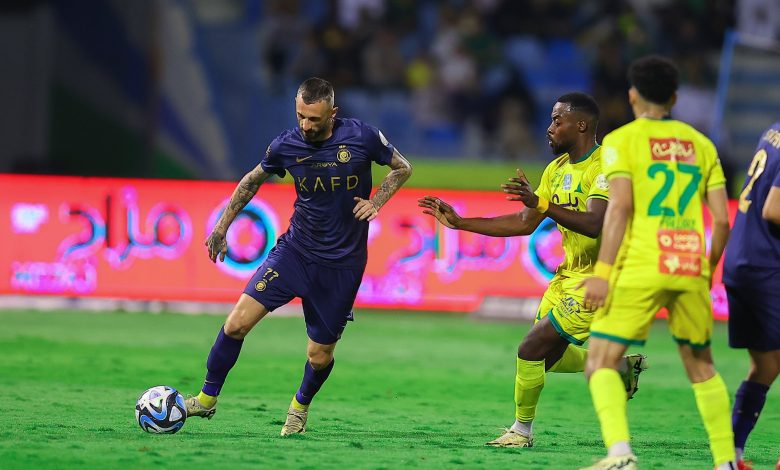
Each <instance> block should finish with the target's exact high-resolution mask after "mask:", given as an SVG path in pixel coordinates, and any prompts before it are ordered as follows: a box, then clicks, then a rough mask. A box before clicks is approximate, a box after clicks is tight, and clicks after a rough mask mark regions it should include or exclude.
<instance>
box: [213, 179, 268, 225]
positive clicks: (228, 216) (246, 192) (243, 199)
mask: <svg viewBox="0 0 780 470" xmlns="http://www.w3.org/2000/svg"><path fill="white" fill-rule="evenodd" d="M260 184H261V183H260V180H259V179H258V178H257V177H256V175H255V172H254V171H253V172H251V173H249V174H248V175H246V176H244V177H243V178H241V181H240V182H239V183H238V186H237V187H236V189H235V190H234V191H233V195H232V196H231V197H230V202H228V205H227V207H226V208H225V212H223V213H222V216H221V217H220V218H219V221H218V222H217V225H216V227H215V228H217V227H218V228H220V229H221V230H223V231H227V228H228V227H229V226H230V224H231V223H233V220H234V219H235V218H236V216H237V215H238V213H239V212H241V209H243V208H244V207H245V206H246V205H247V204H248V203H249V201H251V200H252V198H253V197H254V196H255V194H257V190H258V189H260Z"/></svg>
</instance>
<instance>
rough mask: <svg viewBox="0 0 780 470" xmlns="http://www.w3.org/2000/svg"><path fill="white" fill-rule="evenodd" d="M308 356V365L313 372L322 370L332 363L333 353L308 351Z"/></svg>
mask: <svg viewBox="0 0 780 470" xmlns="http://www.w3.org/2000/svg"><path fill="white" fill-rule="evenodd" d="M308 356H309V364H311V367H312V369H314V370H320V369H324V368H326V367H327V366H328V364H330V363H331V361H333V353H332V352H330V351H323V350H314V351H308Z"/></svg>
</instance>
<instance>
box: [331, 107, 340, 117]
mask: <svg viewBox="0 0 780 470" xmlns="http://www.w3.org/2000/svg"><path fill="white" fill-rule="evenodd" d="M338 112H339V107H338V106H334V107H333V110H332V111H331V112H330V117H331V119H333V118H334V117H336V113H338Z"/></svg>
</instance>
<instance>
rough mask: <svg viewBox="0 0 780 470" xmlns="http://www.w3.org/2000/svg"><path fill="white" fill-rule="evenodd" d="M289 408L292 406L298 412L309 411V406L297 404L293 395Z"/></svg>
mask: <svg viewBox="0 0 780 470" xmlns="http://www.w3.org/2000/svg"><path fill="white" fill-rule="evenodd" d="M290 406H292V407H293V408H295V409H296V410H298V411H306V410H308V409H309V405H301V404H300V403H298V399H297V398H295V395H293V399H292V401H291V402H290Z"/></svg>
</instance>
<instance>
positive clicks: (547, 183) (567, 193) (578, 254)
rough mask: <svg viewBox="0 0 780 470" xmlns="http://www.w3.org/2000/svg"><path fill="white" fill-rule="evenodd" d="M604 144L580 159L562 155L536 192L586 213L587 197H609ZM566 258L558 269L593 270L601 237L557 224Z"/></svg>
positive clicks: (576, 273) (570, 272) (566, 272)
mask: <svg viewBox="0 0 780 470" xmlns="http://www.w3.org/2000/svg"><path fill="white" fill-rule="evenodd" d="M601 154H602V150H601V147H599V146H598V145H596V146H594V147H593V148H592V149H591V150H590V151H589V152H588V153H587V154H585V155H584V156H583V157H582V158H580V159H579V160H578V161H577V162H575V163H571V161H569V154H568V153H564V154H563V155H561V156H559V157H558V158H556V159H555V160H553V161H552V162H550V164H549V165H547V168H545V169H544V173H542V180H541V182H540V183H539V187H538V188H537V190H536V195H537V196H540V197H543V198H545V199H547V200H548V201H550V202H551V203H553V204H557V205H559V206H562V207H564V208H566V209H569V210H573V211H578V212H585V210H586V204H587V202H588V199H591V198H598V199H604V200H607V199H608V197H609V196H608V193H609V184H608V183H607V178H606V177H605V176H604V173H603V172H602V171H601ZM558 230H559V231H560V232H561V235H562V244H563V251H564V253H565V254H566V258H565V259H564V261H563V263H562V264H561V265H560V266H559V267H558V270H557V272H558V273H559V274H561V275H563V276H567V277H585V276H587V275H589V274H591V273H592V272H593V265H594V264H595V263H596V259H597V258H598V255H599V246H600V243H601V237H599V238H590V237H588V236H586V235H582V234H579V233H577V232H574V231H572V230H569V229H567V228H566V227H563V226H561V225H560V224H558Z"/></svg>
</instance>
